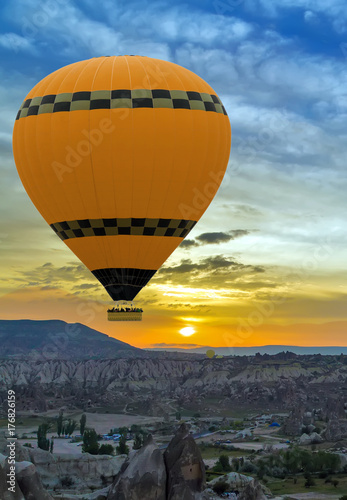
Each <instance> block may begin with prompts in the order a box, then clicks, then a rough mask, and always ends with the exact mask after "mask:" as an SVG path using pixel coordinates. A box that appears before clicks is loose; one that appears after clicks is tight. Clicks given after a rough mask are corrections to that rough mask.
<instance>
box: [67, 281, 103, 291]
mask: <svg viewBox="0 0 347 500" xmlns="http://www.w3.org/2000/svg"><path fill="white" fill-rule="evenodd" d="M90 288H99V285H98V284H97V283H94V284H92V283H82V284H81V285H76V286H74V287H73V289H74V290H89V289H90Z"/></svg>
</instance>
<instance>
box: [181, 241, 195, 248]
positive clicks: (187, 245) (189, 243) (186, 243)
mask: <svg viewBox="0 0 347 500" xmlns="http://www.w3.org/2000/svg"><path fill="white" fill-rule="evenodd" d="M197 246H198V243H197V242H196V241H195V240H183V241H182V243H181V244H180V248H191V247H197Z"/></svg>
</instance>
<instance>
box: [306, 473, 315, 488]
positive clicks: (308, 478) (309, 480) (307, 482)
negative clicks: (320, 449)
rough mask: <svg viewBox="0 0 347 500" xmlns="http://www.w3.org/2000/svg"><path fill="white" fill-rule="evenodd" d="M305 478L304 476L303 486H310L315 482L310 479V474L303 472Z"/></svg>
mask: <svg viewBox="0 0 347 500" xmlns="http://www.w3.org/2000/svg"><path fill="white" fill-rule="evenodd" d="M305 478H306V481H305V488H311V486H315V484H316V483H315V482H314V480H313V479H312V476H311V474H308V473H307V474H305Z"/></svg>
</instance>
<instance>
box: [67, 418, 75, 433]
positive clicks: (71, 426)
mask: <svg viewBox="0 0 347 500" xmlns="http://www.w3.org/2000/svg"><path fill="white" fill-rule="evenodd" d="M76 426H77V422H76V420H71V419H70V420H69V421H68V422H66V424H65V434H66V435H67V436H71V434H72V433H73V431H74V430H75V429H76Z"/></svg>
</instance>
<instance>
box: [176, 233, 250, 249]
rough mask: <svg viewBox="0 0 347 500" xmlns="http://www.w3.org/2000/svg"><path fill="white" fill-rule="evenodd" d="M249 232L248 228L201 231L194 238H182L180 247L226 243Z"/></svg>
mask: <svg viewBox="0 0 347 500" xmlns="http://www.w3.org/2000/svg"><path fill="white" fill-rule="evenodd" d="M250 232H251V231H249V230H248V229H232V230H231V231H228V232H222V231H219V232H213V233H202V234H200V235H199V236H197V237H196V240H183V241H182V243H181V244H180V247H181V248H185V249H187V248H192V247H197V246H201V245H218V244H219V243H227V242H228V241H231V240H235V239H236V238H241V237H242V236H247V235H248V234H250Z"/></svg>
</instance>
